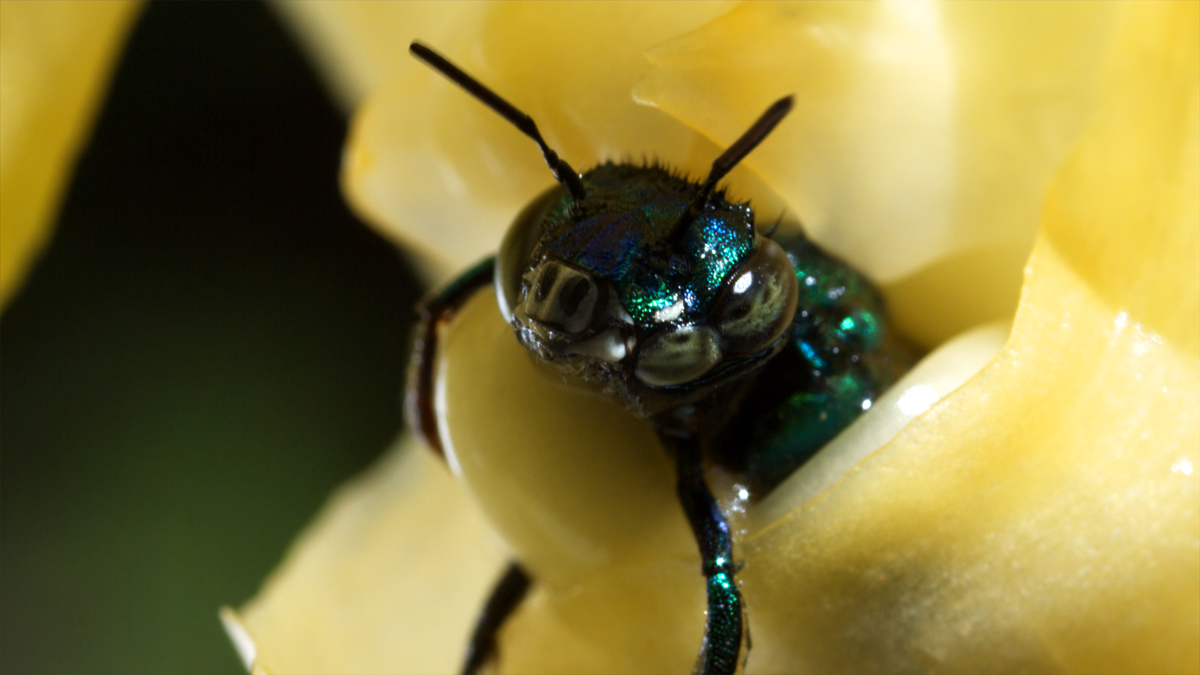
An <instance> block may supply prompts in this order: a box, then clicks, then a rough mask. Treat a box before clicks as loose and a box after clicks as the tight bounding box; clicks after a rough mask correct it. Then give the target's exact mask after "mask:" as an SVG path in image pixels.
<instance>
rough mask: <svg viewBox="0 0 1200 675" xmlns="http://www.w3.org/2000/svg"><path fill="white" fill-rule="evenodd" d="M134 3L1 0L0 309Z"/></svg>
mask: <svg viewBox="0 0 1200 675" xmlns="http://www.w3.org/2000/svg"><path fill="white" fill-rule="evenodd" d="M137 9H138V3H136V2H12V1H6V2H0V121H2V123H0V308H2V307H4V305H5V304H6V303H7V302H8V300H9V298H11V297H12V295H13V293H14V292H16V290H17V288H18V286H19V285H20V283H21V280H22V278H24V276H25V273H26V272H27V271H28V269H29V266H30V265H31V264H32V262H33V260H34V258H36V256H37V254H38V253H39V252H40V251H41V249H42V247H43V246H44V245H45V244H46V241H47V240H48V239H49V237H50V232H51V226H52V224H53V221H54V217H55V214H56V212H57V209H58V200H59V198H60V195H61V193H62V190H63V188H64V187H65V185H66V182H67V179H68V178H69V177H70V173H71V169H72V168H73V166H74V163H75V157H76V155H77V154H78V152H79V149H80V147H81V146H82V144H83V142H84V139H85V138H86V135H87V130H88V129H89V128H90V126H91V123H92V119H93V117H94V116H95V111H96V105H97V103H98V102H99V101H100V96H101V94H103V92H104V88H105V86H106V85H107V83H108V78H109V75H110V73H111V71H112V67H113V64H114V62H115V59H116V57H117V55H118V54H119V53H120V48H121V44H122V43H123V42H124V37H125V33H126V32H127V31H128V29H129V26H130V24H131V23H132V21H133V19H134V17H135V16H136V15H137Z"/></svg>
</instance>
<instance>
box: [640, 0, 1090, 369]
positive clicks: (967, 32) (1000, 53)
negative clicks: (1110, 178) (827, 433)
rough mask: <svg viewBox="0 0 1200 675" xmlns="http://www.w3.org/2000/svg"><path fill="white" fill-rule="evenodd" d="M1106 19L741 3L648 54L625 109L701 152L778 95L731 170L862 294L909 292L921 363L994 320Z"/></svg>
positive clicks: (938, 7)
mask: <svg viewBox="0 0 1200 675" xmlns="http://www.w3.org/2000/svg"><path fill="white" fill-rule="evenodd" d="M1110 13H1111V5H1110V4H1108V3H1058V4H1053V5H1049V6H1047V5H1039V4H1033V3H1006V2H999V3H983V2H980V3H974V2H973V3H953V2H948V3H934V2H864V3H844V4H838V3H805V2H799V3H751V4H747V5H744V6H742V7H740V8H739V9H738V10H736V11H734V12H731V13H729V14H727V15H725V16H723V17H721V18H720V19H718V20H716V21H713V22H710V23H709V24H707V25H705V26H704V27H703V28H702V29H700V30H697V31H694V32H693V33H691V34H688V35H684V36H681V37H679V38H676V39H674V40H671V41H669V42H667V43H665V44H663V45H662V46H660V47H657V48H656V49H654V50H651V51H650V53H649V58H650V60H651V62H652V63H653V64H654V67H653V68H652V69H651V70H650V72H649V74H648V75H647V76H646V78H645V79H644V80H642V82H640V83H639V85H638V87H637V89H636V90H635V92H634V93H635V96H636V98H637V99H638V100H639V101H642V102H644V103H646V104H648V105H653V106H656V107H658V108H660V109H662V110H664V111H666V112H669V113H670V114H671V115H673V116H675V117H677V118H679V119H680V120H681V121H683V122H684V123H686V124H688V125H689V126H691V127H692V128H694V129H697V130H698V131H700V132H702V133H703V134H705V135H706V136H707V137H709V138H712V139H714V140H715V141H717V142H718V143H719V144H726V143H729V142H731V141H732V140H733V139H734V138H736V137H737V136H738V134H740V133H741V131H742V129H743V128H744V125H745V121H744V120H746V119H752V118H753V116H754V115H755V114H757V112H758V111H760V110H762V109H763V108H765V106H766V105H767V104H768V103H769V102H770V101H772V100H774V99H775V98H777V97H779V96H780V95H782V94H785V93H794V94H795V95H796V101H797V107H796V112H795V113H794V114H793V115H792V118H791V119H789V120H787V122H786V123H785V124H783V125H781V126H780V128H779V129H778V130H777V131H776V132H775V137H773V138H772V139H771V141H770V142H769V143H764V144H763V146H762V147H761V148H760V149H758V150H756V151H755V152H754V154H752V155H751V156H750V157H748V158H747V159H746V162H747V163H748V165H749V166H750V167H752V168H753V169H754V170H755V171H756V172H757V173H758V174H759V175H761V176H762V177H763V178H764V179H765V180H766V181H767V183H768V184H770V185H771V186H772V187H773V188H775V189H777V190H778V191H779V192H780V193H781V194H782V195H783V197H784V198H785V199H786V200H787V202H788V204H789V205H790V206H791V207H792V208H793V209H794V210H795V212H796V213H797V214H798V215H799V217H800V218H801V220H802V221H803V222H804V224H805V227H806V229H807V230H808V232H809V233H810V234H811V236H813V237H814V238H815V239H816V240H817V241H818V242H819V243H820V244H821V245H822V246H823V247H825V248H826V249H827V250H829V251H832V252H834V253H836V254H838V255H839V256H841V257H843V258H844V259H846V260H847V261H849V262H850V263H851V264H853V265H855V266H856V267H858V268H859V269H861V270H863V271H864V272H866V273H867V274H868V275H869V276H871V277H872V278H874V279H876V280H877V281H881V282H885V283H894V282H899V281H900V280H903V279H905V278H907V277H910V276H912V275H919V276H920V275H923V277H920V278H917V279H912V280H911V281H909V282H908V284H906V285H903V286H901V287H900V288H899V289H897V290H896V292H895V293H892V295H899V296H900V297H899V298H894V299H893V305H895V310H896V312H897V315H898V320H899V321H900V323H901V326H902V327H904V328H905V329H906V330H907V331H908V332H910V334H913V335H915V336H917V337H920V338H922V339H923V341H924V342H925V343H926V344H927V345H930V346H932V345H935V344H938V343H939V342H941V341H943V340H945V339H947V338H948V337H950V336H951V335H954V334H955V333H957V332H960V331H962V330H964V329H966V328H968V327H970V326H971V325H974V324H976V323H979V322H982V321H986V320H991V319H995V318H1000V317H1004V316H1011V314H1012V311H1013V308H1014V307H1015V305H1016V297H1017V289H1018V288H1019V285H1020V269H1021V266H1022V264H1023V263H1024V260H1025V258H1026V257H1027V255H1028V251H1029V247H1030V245H1031V243H1032V241H1033V237H1034V233H1035V232H1036V230H1037V223H1038V213H1039V209H1040V207H1041V201H1042V197H1043V195H1044V192H1045V188H1046V185H1047V182H1048V181H1049V179H1050V176H1051V175H1052V173H1053V171H1054V170H1055V169H1056V167H1057V166H1058V165H1059V163H1060V162H1061V161H1062V160H1063V158H1064V157H1065V156H1066V153H1067V152H1068V151H1069V150H1070V148H1071V146H1072V144H1073V143H1074V141H1075V139H1076V138H1077V137H1078V134H1079V132H1080V130H1081V129H1082V128H1083V125H1084V123H1085V122H1086V121H1087V119H1088V115H1089V113H1090V111H1091V109H1092V106H1093V104H1094V98H1095V88H1096V83H1097V81H1098V76H1099V68H1098V67H1097V65H1098V64H1099V63H1100V61H1101V59H1102V56H1103V53H1104V52H1103V50H1104V48H1105V45H1106V44H1107V37H1108V32H1109V26H1110ZM935 262H936V263H937V264H936V265H934V266H933V267H930V265H931V264H932V263H935ZM928 277H931V278H928ZM913 287H916V288H913ZM964 289H966V290H964ZM947 309H949V310H950V311H949V312H947ZM947 314H949V315H950V317H947Z"/></svg>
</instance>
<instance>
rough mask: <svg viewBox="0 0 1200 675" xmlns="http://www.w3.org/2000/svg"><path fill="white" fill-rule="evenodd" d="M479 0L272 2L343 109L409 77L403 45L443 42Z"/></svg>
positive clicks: (409, 62) (409, 65) (476, 9)
mask: <svg viewBox="0 0 1200 675" xmlns="http://www.w3.org/2000/svg"><path fill="white" fill-rule="evenodd" d="M478 4H479V3H469V2H439V1H437V0H409V1H407V2H378V1H377V0H338V1H337V2H283V1H276V2H273V3H272V5H273V7H274V8H275V10H276V11H278V12H279V13H280V15H281V16H283V18H284V19H285V20H287V22H288V23H289V24H290V25H291V26H292V29H293V31H294V32H296V33H297V34H298V35H299V37H301V38H303V43H304V44H305V46H307V47H308V48H309V49H310V50H312V51H313V52H315V55H316V57H317V58H316V64H317V65H318V66H319V67H320V68H321V70H322V74H323V75H324V79H325V83H326V84H327V85H328V86H329V88H330V89H331V90H332V91H333V92H334V94H335V95H337V97H338V100H339V101H340V102H341V103H342V106H343V108H344V109H345V110H347V111H352V110H354V107H355V106H357V105H358V104H359V103H360V102H361V101H362V98H363V97H364V96H366V95H367V94H368V93H370V92H373V91H377V90H379V89H380V88H382V87H383V86H384V85H386V84H388V83H389V82H391V81H392V80H397V79H404V78H406V77H411V72H412V66H413V64H412V59H411V58H409V57H408V56H407V55H406V53H405V52H406V51H407V49H408V44H409V43H410V42H412V41H413V40H416V39H421V40H425V41H428V42H430V43H431V44H433V43H440V42H442V41H443V40H444V39H445V38H446V36H447V35H451V34H453V33H454V32H456V31H457V30H458V27H459V26H461V25H462V24H463V23H464V22H467V21H470V17H472V16H475V15H477V14H478V13H479V7H478V6H477V5H478Z"/></svg>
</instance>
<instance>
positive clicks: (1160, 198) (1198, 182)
mask: <svg viewBox="0 0 1200 675" xmlns="http://www.w3.org/2000/svg"><path fill="white" fill-rule="evenodd" d="M1198 32H1200V12H1198V11H1197V5H1196V4H1192V3H1162V4H1155V3H1144V4H1143V3H1137V4H1135V5H1134V6H1132V7H1128V8H1126V12H1125V14H1124V15H1123V17H1122V28H1121V31H1120V35H1119V40H1118V43H1117V48H1116V52H1115V54H1114V60H1113V67H1112V68H1111V70H1110V72H1109V78H1108V80H1107V83H1106V85H1105V89H1104V94H1103V99H1102V104H1101V107H1100V110H1099V115H1098V119H1097V124H1096V125H1095V126H1094V127H1093V128H1092V129H1091V130H1090V131H1089V133H1088V134H1087V136H1086V138H1085V140H1084V142H1083V145H1082V146H1081V147H1080V148H1079V149H1078V150H1077V151H1076V152H1075V153H1073V155H1072V157H1071V160H1070V162H1069V163H1068V164H1067V166H1066V167H1065V168H1064V170H1062V171H1061V172H1060V173H1059V174H1058V177H1057V179H1056V180H1055V182H1054V185H1053V187H1052V190H1051V193H1050V197H1049V200H1048V203H1047V207H1046V209H1045V212H1044V220H1043V233H1044V234H1043V236H1042V237H1041V238H1040V239H1039V241H1038V244H1037V246H1036V248H1035V251H1034V255H1033V258H1032V260H1031V261H1030V264H1029V270H1028V272H1027V280H1028V281H1027V285H1026V288H1025V291H1024V295H1023V299H1022V304H1021V309H1020V311H1019V312H1018V315H1017V318H1016V323H1015V326H1014V330H1013V336H1012V339H1011V341H1010V343H1009V344H1008V346H1007V348H1006V349H1005V351H1004V352H1003V353H1002V355H1001V356H1000V358H998V359H997V360H996V361H995V362H994V363H993V364H992V365H991V366H990V367H989V368H988V369H986V370H985V371H984V372H983V373H982V374H981V375H980V376H979V377H977V378H976V379H975V380H973V381H972V382H970V383H968V384H967V385H966V386H965V387H963V388H962V389H960V390H959V391H958V392H956V393H955V394H953V395H952V396H950V397H949V398H947V399H945V400H944V401H942V402H941V403H940V404H938V405H937V406H935V407H934V408H933V409H932V410H931V411H930V412H929V413H928V414H927V415H925V416H924V417H922V418H920V419H919V420H917V421H916V422H915V423H913V424H912V425H910V426H909V427H907V428H906V429H905V430H904V431H903V432H902V433H901V435H900V437H899V438H898V439H897V440H896V442H894V443H892V444H891V445H889V446H888V447H887V448H885V449H884V450H883V451H881V452H879V453H877V454H876V455H875V456H873V457H871V458H870V459H868V460H867V461H866V462H864V463H862V464H861V465H859V466H858V467H856V468H855V470H854V471H852V472H851V473H850V474H848V475H847V476H846V477H845V478H844V480H843V481H842V482H841V483H840V484H839V485H838V486H837V487H835V488H834V489H833V490H830V491H829V492H828V493H826V494H825V495H824V496H823V497H822V498H820V499H817V500H815V501H813V502H811V503H809V504H808V505H806V506H804V507H803V508H801V509H798V510H796V511H794V512H793V513H792V514H790V515H789V516H788V517H786V518H784V519H782V520H780V521H778V522H777V523H775V524H774V525H773V526H771V527H769V528H767V529H765V530H763V531H761V532H758V533H755V534H753V535H752V536H751V537H750V539H749V541H747V542H746V548H747V551H746V559H747V560H748V561H749V564H748V565H747V568H746V571H745V573H744V574H743V577H742V578H743V580H744V583H745V591H746V596H747V601H748V603H749V606H750V607H751V608H752V612H753V614H752V616H753V617H754V621H755V624H754V627H755V637H756V641H755V645H756V652H755V656H754V661H753V664H754V669H755V670H759V669H761V670H762V671H764V672H796V671H797V670H812V671H820V672H832V671H862V670H873V671H874V670H877V671H909V670H921V671H948V672H964V671H975V670H988V671H996V672H1000V671H1003V672H1009V671H1032V672H1195V671H1196V669H1197V664H1198V663H1200V632H1198V631H1197V626H1198V624H1200V538H1198V537H1200V474H1197V473H1196V470H1195V467H1196V465H1197V462H1200V349H1198V346H1197V344H1198V343H1197V331H1198V330H1200V267H1198V266H1197V258H1198V255H1200V162H1198V161H1197V159H1198V158H1197V155H1198V152H1200V133H1198V131H1200V130H1198V126H1200V35H1198ZM798 664H800V666H802V667H799V668H798Z"/></svg>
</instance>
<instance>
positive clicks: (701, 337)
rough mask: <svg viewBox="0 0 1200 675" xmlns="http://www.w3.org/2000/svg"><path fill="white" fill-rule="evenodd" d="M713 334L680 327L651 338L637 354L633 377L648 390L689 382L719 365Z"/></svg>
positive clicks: (719, 358) (700, 327)
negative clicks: (649, 388) (648, 386)
mask: <svg viewBox="0 0 1200 675" xmlns="http://www.w3.org/2000/svg"><path fill="white" fill-rule="evenodd" d="M718 343H719V341H718V338H717V334H716V331H714V330H713V329H711V328H709V327H707V326H682V327H680V328H677V329H675V330H671V331H666V332H662V333H659V334H657V335H655V336H653V337H651V338H650V339H649V340H648V341H647V342H646V343H645V345H644V346H643V347H642V349H641V351H640V352H639V353H638V361H637V366H636V368H635V369H634V374H635V375H636V376H637V378H638V379H639V380H641V381H642V382H645V383H646V384H648V385H650V386H652V387H671V386H675V385H679V384H684V383H687V382H691V381H692V380H695V379H696V378H698V377H700V376H701V375H703V374H705V373H707V372H708V371H710V370H712V369H713V367H714V366H716V365H717V364H718V363H720V362H721V348H720V345H719V344H718Z"/></svg>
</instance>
